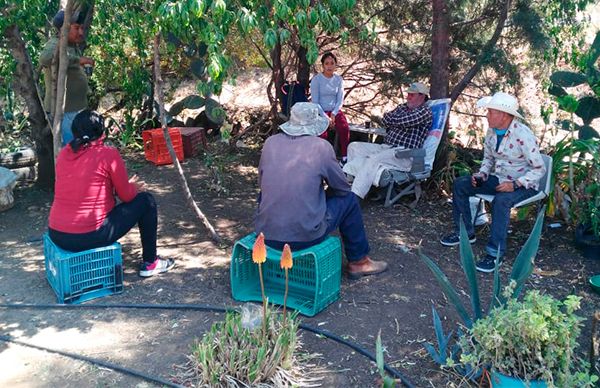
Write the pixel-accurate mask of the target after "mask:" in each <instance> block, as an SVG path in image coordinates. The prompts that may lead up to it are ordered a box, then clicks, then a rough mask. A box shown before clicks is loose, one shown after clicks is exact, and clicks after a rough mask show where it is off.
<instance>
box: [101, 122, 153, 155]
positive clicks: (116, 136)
mask: <svg viewBox="0 0 600 388" xmlns="http://www.w3.org/2000/svg"><path fill="white" fill-rule="evenodd" d="M150 122H152V120H151V119H146V120H143V121H141V122H140V121H139V120H137V119H136V118H135V117H134V116H133V115H132V114H131V113H130V112H125V114H124V116H123V121H122V122H117V121H116V120H114V119H113V118H112V117H109V118H108V120H107V124H106V128H107V132H108V139H109V141H110V142H112V143H113V144H114V145H115V146H116V147H118V148H122V149H123V148H129V149H133V150H136V151H141V150H142V149H143V146H142V136H141V131H142V128H144V127H145V126H146V124H148V123H150Z"/></svg>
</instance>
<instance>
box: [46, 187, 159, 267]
mask: <svg viewBox="0 0 600 388" xmlns="http://www.w3.org/2000/svg"><path fill="white" fill-rule="evenodd" d="M135 224H137V225H138V228H139V230H140V237H141V240H142V259H143V260H144V261H145V262H147V263H153V262H154V260H155V259H156V229H157V226H158V219H157V210H156V202H155V201H154V197H153V196H152V194H150V193H146V192H141V193H138V195H136V196H135V198H134V199H133V200H132V201H130V202H123V203H120V204H119V205H117V206H115V207H114V209H112V210H111V211H110V213H108V215H107V216H106V218H105V219H104V222H103V223H102V226H100V228H98V229H97V230H95V231H93V232H88V233H64V232H59V231H57V230H53V229H49V230H48V234H49V235H50V238H51V239H52V241H53V242H54V243H55V244H56V245H58V246H59V247H61V248H62V249H66V250H67V251H71V252H80V251H85V250H87V249H92V248H100V247H104V246H107V245H110V244H113V243H114V242H115V241H117V240H118V239H120V238H121V237H123V236H124V235H125V234H126V233H127V232H129V230H130V229H131V228H133V226H134V225H135Z"/></svg>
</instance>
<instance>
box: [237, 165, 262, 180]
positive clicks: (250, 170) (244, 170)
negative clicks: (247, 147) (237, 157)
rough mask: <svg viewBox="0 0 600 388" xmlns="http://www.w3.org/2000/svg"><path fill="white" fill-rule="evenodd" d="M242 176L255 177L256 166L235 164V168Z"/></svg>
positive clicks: (256, 172) (256, 173)
mask: <svg viewBox="0 0 600 388" xmlns="http://www.w3.org/2000/svg"><path fill="white" fill-rule="evenodd" d="M235 170H236V171H237V172H239V173H240V175H242V176H252V177H255V176H257V175H258V168H257V167H254V166H241V165H240V166H237V168H236V169H235Z"/></svg>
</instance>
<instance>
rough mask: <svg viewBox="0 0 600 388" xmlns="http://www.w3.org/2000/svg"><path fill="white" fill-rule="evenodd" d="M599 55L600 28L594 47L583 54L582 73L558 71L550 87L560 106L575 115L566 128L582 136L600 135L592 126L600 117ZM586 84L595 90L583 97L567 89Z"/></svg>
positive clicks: (553, 76)
mask: <svg viewBox="0 0 600 388" xmlns="http://www.w3.org/2000/svg"><path fill="white" fill-rule="evenodd" d="M599 56H600V31H599V32H597V33H596V38H595V39H594V42H593V43H592V46H591V47H590V48H589V49H588V51H587V52H586V53H585V54H584V55H583V56H582V58H583V60H582V61H581V63H580V64H579V67H580V69H581V72H573V71H556V72H554V73H553V74H552V76H551V77H550V81H551V82H552V85H551V86H550V88H549V92H550V94H551V95H553V96H555V98H556V101H557V102H558V107H559V108H560V109H562V110H564V111H565V112H567V113H570V114H571V120H570V122H569V123H568V124H569V125H567V127H566V128H565V129H569V130H577V131H579V138H580V139H586V138H590V137H598V138H600V134H598V132H597V131H596V130H595V129H594V128H592V127H591V123H592V121H593V120H594V119H596V118H598V117H600V70H599V69H598V67H597V66H596V60H597V59H598V57H599ZM584 84H585V85H587V86H588V87H589V89H590V90H591V93H589V92H588V93H586V94H585V95H584V96H581V97H579V98H577V97H575V96H573V95H571V94H568V93H567V91H566V90H565V88H572V87H579V86H580V85H584ZM573 114H575V115H577V116H578V117H579V118H581V120H582V121H583V126H580V125H577V124H575V123H574V121H573V117H572V115H573ZM563 127H564V126H563Z"/></svg>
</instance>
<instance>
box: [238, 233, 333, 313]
mask: <svg viewBox="0 0 600 388" xmlns="http://www.w3.org/2000/svg"><path fill="white" fill-rule="evenodd" d="M255 240H256V234H254V233H251V234H249V235H248V236H246V237H244V238H242V239H241V240H239V241H238V242H236V243H235V245H234V247H233V252H232V256H231V268H230V277H231V293H232V296H233V299H235V300H239V301H242V302H247V301H254V302H260V301H262V293H261V290H260V281H259V275H258V265H256V264H255V263H254V262H253V261H252V247H253V245H254V241H255ZM280 257H281V251H278V250H275V249H273V248H270V247H267V260H266V261H265V263H263V264H262V271H263V280H264V284H265V294H266V296H267V297H268V299H269V303H275V304H279V305H283V296H284V292H285V273H284V271H283V270H282V269H281V268H280V266H279V259H280ZM292 258H293V261H294V265H293V267H292V269H290V270H289V272H288V285H289V289H288V299H287V306H288V307H290V308H293V309H295V310H298V311H299V312H300V313H302V314H304V315H307V316H310V317H312V316H314V315H315V314H317V313H318V312H320V311H322V310H323V309H325V307H327V306H328V305H329V304H330V303H333V302H334V301H336V300H337V299H338V298H339V295H340V283H341V279H342V250H341V244H340V240H339V239H338V238H337V237H332V236H330V237H328V238H327V239H325V241H323V242H322V243H320V244H318V245H315V246H312V247H310V248H307V249H303V250H301V251H296V252H292Z"/></svg>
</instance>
